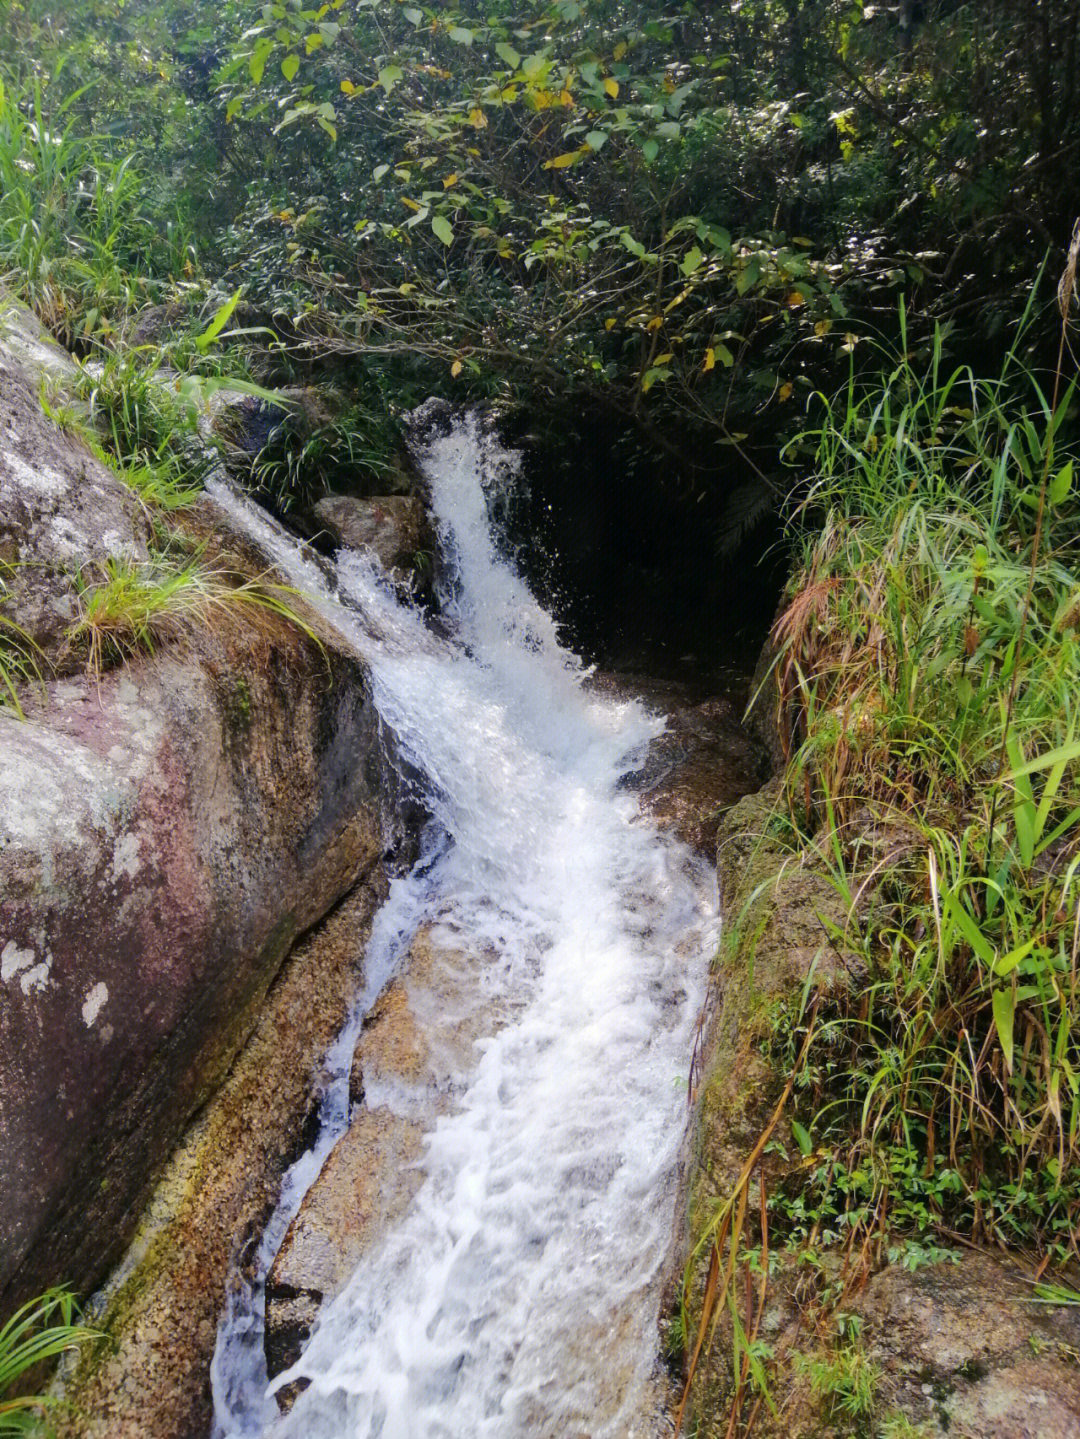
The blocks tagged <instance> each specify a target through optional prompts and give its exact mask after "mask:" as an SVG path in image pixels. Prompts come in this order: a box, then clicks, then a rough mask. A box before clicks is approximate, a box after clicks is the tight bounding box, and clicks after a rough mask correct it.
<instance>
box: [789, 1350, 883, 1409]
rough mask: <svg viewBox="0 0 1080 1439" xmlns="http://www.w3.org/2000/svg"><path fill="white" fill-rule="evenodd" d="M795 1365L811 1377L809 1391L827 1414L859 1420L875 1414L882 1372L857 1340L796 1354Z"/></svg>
mask: <svg viewBox="0 0 1080 1439" xmlns="http://www.w3.org/2000/svg"><path fill="white" fill-rule="evenodd" d="M795 1367H796V1369H798V1370H799V1371H800V1372H802V1373H803V1374H805V1375H806V1376H807V1378H808V1379H809V1381H810V1392H811V1393H812V1394H813V1396H814V1400H815V1401H816V1402H817V1403H819V1404H821V1405H823V1406H824V1409H825V1413H826V1416H827V1417H828V1418H830V1419H841V1418H843V1419H850V1420H856V1421H857V1420H866V1419H869V1418H870V1416H871V1415H872V1414H873V1412H874V1400H875V1395H876V1393H877V1384H878V1379H879V1374H878V1371H877V1368H876V1367H875V1365H874V1364H873V1363H872V1362H871V1360H870V1359H869V1358H868V1357H867V1356H866V1354H865V1352H864V1351H863V1350H862V1349H861V1348H860V1347H859V1345H858V1344H857V1343H855V1342H847V1343H844V1344H843V1345H842V1346H841V1347H840V1348H838V1349H832V1350H829V1351H827V1352H826V1353H824V1354H818V1355H805V1354H797V1355H796V1356H795Z"/></svg>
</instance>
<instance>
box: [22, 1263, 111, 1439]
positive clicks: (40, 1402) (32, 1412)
mask: <svg viewBox="0 0 1080 1439" xmlns="http://www.w3.org/2000/svg"><path fill="white" fill-rule="evenodd" d="M101 1337H102V1336H101V1334H100V1332H99V1331H98V1330H95V1329H90V1328H88V1327H86V1326H85V1325H83V1324H80V1323H79V1322H78V1320H77V1316H76V1308H75V1299H74V1296H73V1295H72V1294H71V1293H70V1292H69V1291H68V1290H66V1289H50V1290H48V1291H47V1292H46V1293H45V1294H43V1295H41V1296H40V1298H38V1299H33V1300H31V1301H30V1303H28V1304H24V1305H23V1307H22V1308H21V1309H19V1310H17V1311H16V1313H15V1314H13V1315H12V1316H11V1318H10V1319H9V1320H8V1321H7V1323H6V1324H5V1325H4V1326H3V1327H2V1328H0V1435H3V1436H7V1435H19V1434H31V1433H39V1432H40V1425H41V1422H42V1417H43V1413H44V1411H45V1410H46V1409H48V1408H49V1407H50V1406H53V1405H55V1404H56V1403H57V1401H56V1400H55V1399H53V1398H51V1397H49V1396H45V1395H40V1394H36V1395H22V1394H16V1393H14V1392H13V1391H14V1390H16V1389H17V1388H18V1387H19V1385H20V1383H21V1382H22V1381H23V1379H24V1377H25V1376H27V1375H28V1374H29V1372H30V1371H31V1370H33V1369H34V1368H35V1367H36V1366H37V1365H39V1364H41V1363H43V1362H45V1361H47V1360H50V1359H55V1358H57V1357H58V1356H59V1355H61V1354H63V1353H64V1352H65V1351H66V1350H69V1349H74V1348H76V1347H78V1346H79V1345H82V1344H89V1343H92V1342H93V1341H95V1340H98V1339H100V1338H101Z"/></svg>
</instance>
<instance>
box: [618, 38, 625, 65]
mask: <svg viewBox="0 0 1080 1439" xmlns="http://www.w3.org/2000/svg"><path fill="white" fill-rule="evenodd" d="M625 54H626V41H625V40H620V41H619V43H618V44H617V45H616V46H615V59H616V60H621V59H622V57H623V56H624V55H625Z"/></svg>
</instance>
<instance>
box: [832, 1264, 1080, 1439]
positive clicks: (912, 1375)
mask: <svg viewBox="0 0 1080 1439" xmlns="http://www.w3.org/2000/svg"><path fill="white" fill-rule="evenodd" d="M1034 1298H1035V1294H1034V1288H1033V1285H1032V1282H1031V1277H1030V1275H1029V1274H1028V1273H1027V1272H1026V1271H1025V1270H1024V1269H1022V1268H1021V1267H1020V1266H1019V1265H1016V1264H1013V1263H1009V1262H1007V1261H1005V1260H1003V1259H1000V1258H999V1257H997V1256H995V1255H991V1254H978V1253H967V1254H964V1255H963V1256H962V1257H961V1259H960V1262H959V1263H958V1264H935V1265H933V1266H931V1267H929V1268H926V1269H920V1270H917V1271H915V1272H914V1273H910V1272H908V1271H907V1270H903V1269H900V1268H897V1267H892V1268H889V1269H886V1270H884V1271H883V1272H882V1273H880V1274H877V1275H875V1276H874V1277H873V1278H872V1279H871V1280H870V1282H869V1283H868V1284H867V1286H866V1289H865V1290H864V1292H863V1294H862V1295H861V1296H860V1297H859V1300H858V1302H857V1304H856V1305H855V1306H854V1307H855V1310H856V1312H857V1313H859V1314H860V1315H861V1316H862V1318H863V1321H864V1328H863V1335H864V1343H865V1348H866V1351H867V1353H868V1355H869V1356H870V1358H871V1359H872V1360H873V1361H874V1363H875V1364H877V1365H878V1366H879V1368H880V1371H881V1378H880V1380H879V1383H878V1386H877V1387H878V1393H877V1405H878V1408H879V1410H881V1411H882V1412H884V1413H889V1412H892V1413H895V1414H902V1415H905V1416H906V1417H907V1418H908V1419H909V1420H910V1421H911V1422H912V1424H915V1425H921V1426H922V1427H923V1430H924V1432H925V1434H926V1435H927V1436H928V1439H939V1436H944V1435H947V1434H948V1435H958V1434H960V1435H966V1434H971V1435H977V1436H979V1439H1074V1436H1076V1435H1078V1434H1080V1308H1066V1307H1060V1306H1059V1307H1054V1306H1052V1305H1046V1304H1040V1303H1033V1302H1032V1301H1033V1299H1034Z"/></svg>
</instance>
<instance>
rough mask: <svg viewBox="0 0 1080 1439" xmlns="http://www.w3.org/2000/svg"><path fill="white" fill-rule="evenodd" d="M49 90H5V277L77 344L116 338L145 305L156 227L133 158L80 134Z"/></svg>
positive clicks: (1, 218) (1, 188) (1, 219)
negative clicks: (144, 207)
mask: <svg viewBox="0 0 1080 1439" xmlns="http://www.w3.org/2000/svg"><path fill="white" fill-rule="evenodd" d="M76 98H77V95H76V96H72V97H70V98H69V99H68V100H67V101H65V102H63V103H61V104H59V105H58V106H56V107H55V108H54V109H52V110H50V109H48V108H47V107H46V104H45V99H44V94H43V89H42V86H41V85H40V84H38V83H35V84H33V85H31V86H30V87H29V88H28V89H26V90H25V91H19V90H17V89H12V88H10V87H5V85H4V83H3V82H2V81H0V278H2V279H3V281H4V284H5V285H6V286H7V288H9V289H11V290H12V291H13V292H14V293H16V294H18V295H19V297H20V298H22V299H24V300H26V301H27V303H29V304H30V305H31V306H32V308H33V309H34V310H36V312H37V314H38V315H39V317H40V318H41V320H42V321H43V322H44V323H45V325H46V326H48V328H49V329H51V330H53V331H54V333H56V334H57V335H59V336H60V337H61V338H63V339H64V340H65V341H66V342H68V343H69V344H70V343H72V342H74V341H75V340H77V339H80V338H84V337H89V336H93V335H107V334H109V333H110V332H111V331H112V330H113V329H114V328H115V325H116V323H117V322H118V320H119V318H120V317H121V316H122V315H123V314H125V313H127V312H128V310H130V309H131V308H132V307H133V306H135V305H136V304H137V303H138V301H139V299H140V298H144V296H145V285H146V281H145V280H144V279H142V278H141V277H140V276H139V274H138V270H139V267H138V264H137V263H136V257H137V254H138V251H139V248H140V242H143V243H145V242H146V241H147V239H148V238H149V227H148V225H147V224H146V222H145V221H144V220H143V219H142V217H141V215H140V214H139V205H140V202H141V196H142V193H143V183H142V179H141V177H140V175H139V174H138V171H137V169H136V167H135V164H134V160H133V157H132V156H131V155H119V156H118V155H116V154H114V153H113V152H112V151H111V149H110V148H109V147H108V145H107V144H106V143H105V142H104V141H102V140H99V139H97V138H94V137H85V136H81V135H79V134H78V133H77V132H76V130H75V128H74V125H73V123H72V121H70V120H69V119H67V118H66V117H67V112H68V110H69V107H70V105H71V104H72V102H73V101H74V100H75V99H76Z"/></svg>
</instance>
